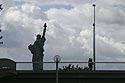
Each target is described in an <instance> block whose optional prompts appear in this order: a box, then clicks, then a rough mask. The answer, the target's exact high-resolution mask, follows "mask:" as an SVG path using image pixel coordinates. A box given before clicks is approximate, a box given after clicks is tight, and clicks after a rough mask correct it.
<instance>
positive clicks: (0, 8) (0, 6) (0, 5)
mask: <svg viewBox="0 0 125 83" xmlns="http://www.w3.org/2000/svg"><path fill="white" fill-rule="evenodd" d="M0 10H3V8H2V4H0ZM0 27H1V26H0ZM1 31H2V30H1V29H0V32H1ZM2 38H3V36H0V39H2ZM0 44H3V42H0Z"/></svg>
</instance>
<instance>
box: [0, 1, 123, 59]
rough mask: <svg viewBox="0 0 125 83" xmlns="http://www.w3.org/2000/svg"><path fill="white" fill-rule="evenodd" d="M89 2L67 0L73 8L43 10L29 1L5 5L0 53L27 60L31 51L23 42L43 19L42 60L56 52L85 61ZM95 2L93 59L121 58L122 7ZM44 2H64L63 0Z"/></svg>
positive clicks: (89, 46)
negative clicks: (44, 26) (43, 42)
mask: <svg viewBox="0 0 125 83" xmlns="http://www.w3.org/2000/svg"><path fill="white" fill-rule="evenodd" d="M32 1H33V2H34V3H35V2H36V1H34V0H32ZM41 1H42V0H39V1H38V2H39V3H40V2H41ZM44 1H45V0H44ZM92 2H93V1H92ZM92 2H89V1H84V0H81V1H78V0H77V1H76V0H74V1H73V0H72V1H71V0H69V1H68V2H67V3H68V4H70V3H71V4H72V5H73V6H74V8H72V9H70V10H68V9H57V8H51V9H49V10H47V11H46V12H43V11H42V10H41V8H40V7H39V6H37V5H33V4H32V5H31V4H23V5H20V6H15V5H13V6H12V7H9V8H8V10H6V11H5V13H4V15H3V20H2V29H3V32H2V33H3V35H4V39H3V41H4V45H3V46H2V47H1V48H0V49H1V50H3V52H1V53H2V54H3V55H1V57H4V56H6V57H9V58H12V59H14V60H16V61H31V56H30V55H31V53H30V52H29V51H28V49H27V46H28V45H29V44H30V43H33V42H34V41H35V39H34V38H35V35H36V34H37V33H40V31H42V26H43V24H44V22H47V25H48V27H47V33H46V38H47V41H46V43H45V57H44V60H46V61H48V60H51V61H53V56H54V55H56V54H59V55H61V57H62V61H87V60H88V58H89V57H92V24H93V7H92V4H91V3H92ZM95 2H97V3H100V4H101V5H98V6H97V10H96V12H97V14H96V15H97V18H96V22H97V23H96V24H97V26H96V34H97V35H96V59H97V61H123V60H124V59H123V58H124V56H123V55H124V54H125V52H124V50H125V45H124V44H122V43H121V42H120V41H125V39H124V35H125V34H124V29H123V27H124V26H125V25H124V17H125V16H124V11H123V10H122V9H120V10H119V9H117V8H114V7H113V6H112V5H113V4H114V1H112V0H111V2H112V4H108V5H106V3H108V2H106V1H102V0H100V1H95ZM103 2H104V3H103ZM45 3H48V4H51V3H62V4H66V1H65V0H64V1H60V2H58V1H55V2H51V1H50V2H47V1H46V2H45ZM82 3H84V4H82ZM81 4H82V5H81ZM100 6H101V7H100ZM103 6H104V7H103ZM106 6H108V7H106ZM18 56H19V57H18ZM17 57H18V58H19V59H18V58H17ZM24 58H25V59H24Z"/></svg>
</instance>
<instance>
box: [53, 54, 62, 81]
mask: <svg viewBox="0 0 125 83" xmlns="http://www.w3.org/2000/svg"><path fill="white" fill-rule="evenodd" d="M53 59H54V61H55V62H56V83H58V82H59V72H58V63H59V62H60V61H61V57H60V56H59V55H56V56H54V58H53Z"/></svg>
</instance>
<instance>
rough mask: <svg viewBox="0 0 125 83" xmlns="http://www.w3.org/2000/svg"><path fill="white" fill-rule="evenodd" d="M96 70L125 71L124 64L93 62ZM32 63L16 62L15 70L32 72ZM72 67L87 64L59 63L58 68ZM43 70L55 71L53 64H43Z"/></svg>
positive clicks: (83, 66)
mask: <svg viewBox="0 0 125 83" xmlns="http://www.w3.org/2000/svg"><path fill="white" fill-rule="evenodd" d="M95 63H96V70H125V62H95ZM32 64H33V63H32V62H16V70H33V68H32ZM69 64H71V65H72V66H73V65H74V67H76V66H77V65H78V67H81V68H85V67H88V62H59V63H58V67H59V68H61V69H63V67H64V66H68V65H69ZM43 70H56V63H55V62H44V63H43Z"/></svg>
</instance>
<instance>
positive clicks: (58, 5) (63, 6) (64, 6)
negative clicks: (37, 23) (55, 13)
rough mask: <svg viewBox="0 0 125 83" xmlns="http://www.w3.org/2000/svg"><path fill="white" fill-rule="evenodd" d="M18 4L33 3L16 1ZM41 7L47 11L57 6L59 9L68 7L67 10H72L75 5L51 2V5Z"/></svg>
mask: <svg viewBox="0 0 125 83" xmlns="http://www.w3.org/2000/svg"><path fill="white" fill-rule="evenodd" d="M15 3H16V5H23V4H26V3H27V4H32V3H30V2H24V1H15ZM40 8H41V9H42V10H43V11H47V10H49V9H51V8H57V9H62V8H64V9H67V10H70V9H72V8H73V6H71V5H65V4H50V5H42V6H40Z"/></svg>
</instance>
